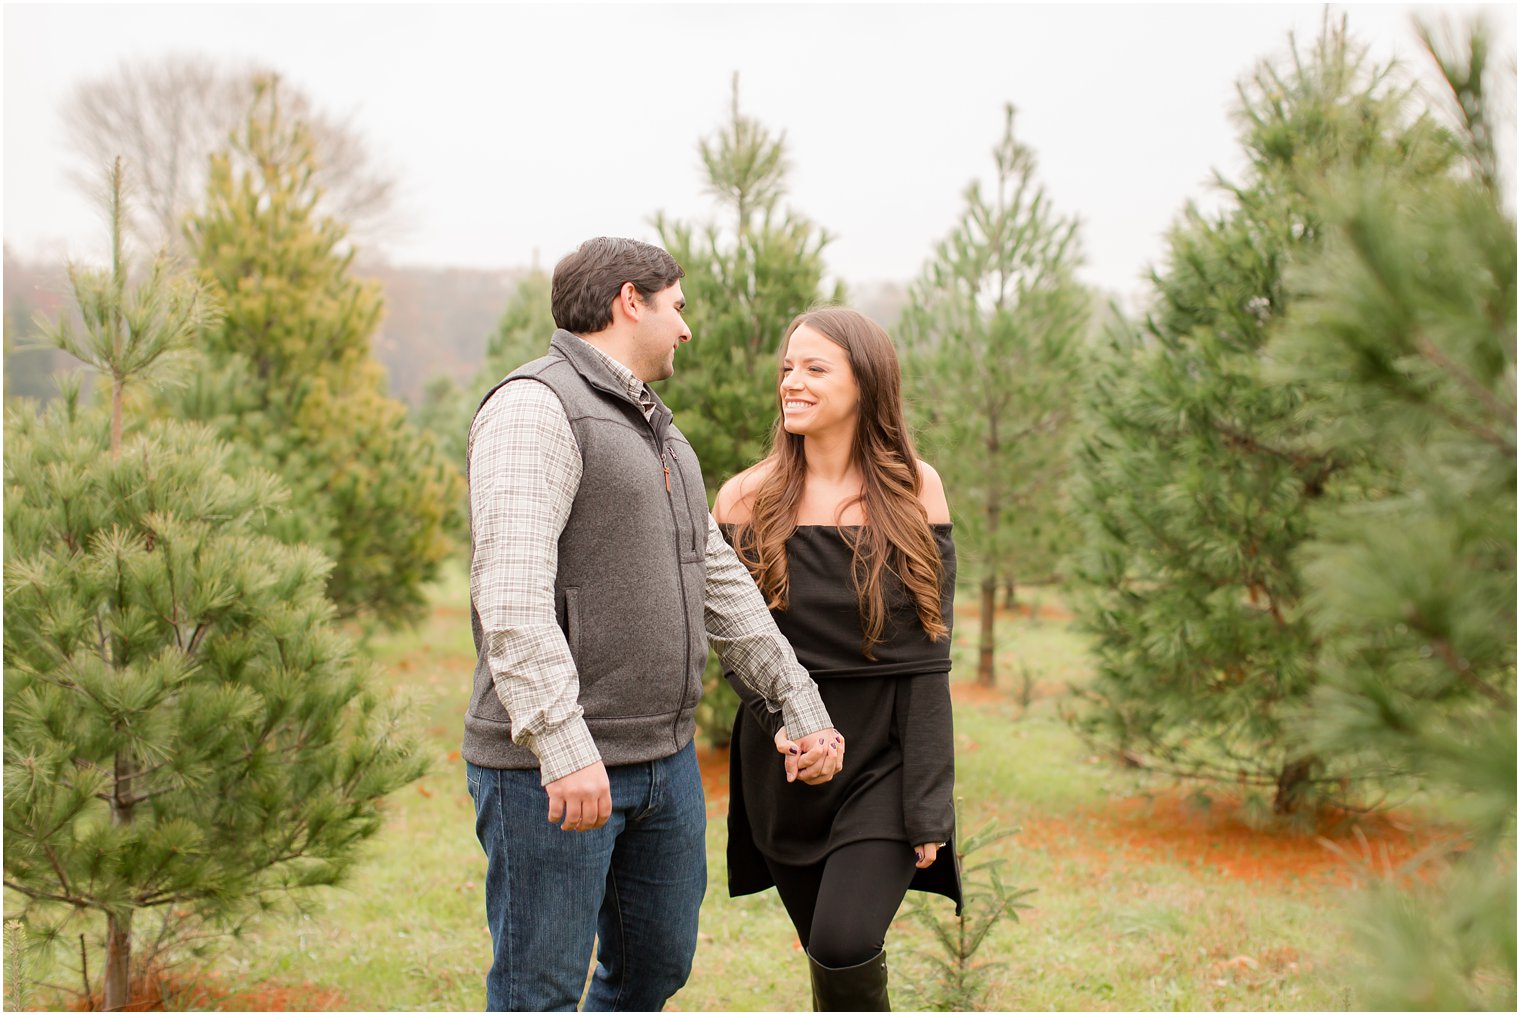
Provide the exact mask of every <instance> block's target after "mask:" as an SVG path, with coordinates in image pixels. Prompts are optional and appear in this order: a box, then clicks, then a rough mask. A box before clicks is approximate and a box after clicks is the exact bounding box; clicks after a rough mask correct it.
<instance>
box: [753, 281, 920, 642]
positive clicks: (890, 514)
mask: <svg viewBox="0 0 1520 1015" xmlns="http://www.w3.org/2000/svg"><path fill="white" fill-rule="evenodd" d="M804 324H806V325H807V326H808V327H810V328H812V329H813V330H814V331H816V332H818V333H819V334H820V335H823V336H824V337H825V338H827V339H829V341H831V342H833V343H834V344H835V345H838V346H840V347H841V348H842V349H844V351H845V355H847V356H848V357H849V360H850V369H851V370H852V371H853V372H854V374H855V381H856V383H857V384H858V385H859V386H860V403H859V416H858V423H857V426H856V430H855V444H854V452H853V454H854V458H855V465H856V466H857V467H858V468H859V470H860V474H861V475H862V476H863V477H864V484H863V487H864V488H863V490H862V492H861V494H860V495H859V496H858V497H855V498H854V499H852V500H850V501H847V502H845V503H844V504H841V505H840V507H839V513H838V514H836V515H835V522H836V524H837V522H838V520H839V518H841V517H842V516H843V514H844V511H845V509H846V508H847V507H849V506H850V505H851V504H855V503H860V504H861V505H862V507H863V508H864V509H865V516H866V523H867V524H865V525H862V526H860V527H859V528H858V529H856V530H854V532H853V533H852V532H851V530H850V529H848V528H843V527H842V528H841V529H840V532H841V534H842V535H843V536H844V538H845V540H846V542H847V543H849V545H850V549H851V551H852V553H853V556H854V561H853V565H852V567H851V574H850V578H851V581H852V583H853V584H854V587H855V595H856V597H857V599H858V600H859V602H860V619H861V627H862V630H863V633H864V642H863V644H862V645H861V651H862V652H863V653H864V654H865V656H866V658H867V659H875V658H876V656H875V655H874V654H873V652H872V650H873V649H874V648H875V646H876V645H877V644H878V643H879V642H880V641H881V640H882V633H883V631H884V629H885V627H886V620H887V610H888V607H887V603H886V596H885V595H884V594H883V591H882V577H883V574H884V573H886V572H889V571H890V572H891V573H893V574H895V575H897V577H898V578H899V579H900V580H901V581H902V583H903V585H904V586H905V587H906V588H907V590H908V593H909V594H910V595H911V596H912V597H913V602H914V605H915V606H916V608H917V611H918V620H919V623H920V624H922V625H923V628H924V632H925V633H926V634H928V636H929V638H930V640H931V641H939V640H940V639H941V638H944V637H946V636H947V635H948V634H949V628H947V627H946V626H945V621H944V617H943V615H942V613H941V610H940V582H941V580H942V578H943V574H942V567H941V563H940V557H939V548H938V546H936V545H935V542H934V533H933V531H932V530H931V529H930V528H929V515H928V513H927V512H926V511H925V510H924V506H923V504H922V502H920V500H919V489H920V487H921V486H922V480H921V479H920V477H919V473H918V457H917V455H916V454H915V453H914V450H913V440H912V438H911V437H910V436H909V435H908V428H907V426H906V425H905V424H904V423H903V409H902V371H901V368H900V367H899V366H898V362H897V350H896V349H894V348H893V347H892V340H891V339H890V338H889V337H887V333H886V332H885V331H884V330H882V327H881V325H879V324H877V323H876V322H875V321H873V320H871V319H870V318H869V317H866V316H865V315H864V314H861V313H858V312H856V311H854V310H846V309H844V308H842V307H826V308H822V309H817V310H810V311H808V312H806V313H803V314H799V315H798V316H797V317H796V318H795V319H794V320H793V321H792V323H791V324H790V325H788V326H787V329H786V337H785V338H784V339H783V340H782V342H781V357H780V358H781V359H782V360H785V359H786V351H787V346H788V344H789V343H790V342H791V338H792V333H793V332H795V331H796V330H797V329H798V328H799V327H800V326H802V325H804ZM776 405H777V410H778V412H779V410H780V408H781V392H780V386H779V384H778V386H777V392H776ZM803 447H804V444H803V438H802V437H801V436H799V435H797V434H792V433H788V432H787V431H786V427H785V426H784V425H783V417H782V416H780V415H778V416H777V418H776V426H775V429H774V430H773V431H772V432H771V452H770V456H769V460H770V461H771V462H772V463H774V467H773V468H771V469H770V470H769V471H768V472H767V474H766V476H765V479H764V480H763V481H762V482H761V484H760V486H759V488H758V489H757V490H756V491H755V496H754V500H753V502H752V507H751V509H750V519H749V522H748V523H747V524H745V525H742V526H740V527H739V528H738V531H737V533H736V538H735V540H734V548H735V550H736V551H737V552H738V555H739V559H740V560H742V561H743V562H744V564H745V566H746V567H748V568H749V570H750V573H751V574H753V575H754V576H755V581H756V583H757V584H758V585H759V586H760V591H761V593H763V594H764V596H765V598H766V602H767V605H768V606H769V607H770V608H771V609H773V610H784V609H786V604H787V594H788V590H789V587H790V582H789V576H788V574H787V567H786V541H787V540H788V539H790V538H791V536H792V533H793V532H795V531H796V529H797V507H798V505H799V504H800V503H801V502H802V488H803V483H804V481H805V480H806V478H807V459H806V456H805V454H804V451H803Z"/></svg>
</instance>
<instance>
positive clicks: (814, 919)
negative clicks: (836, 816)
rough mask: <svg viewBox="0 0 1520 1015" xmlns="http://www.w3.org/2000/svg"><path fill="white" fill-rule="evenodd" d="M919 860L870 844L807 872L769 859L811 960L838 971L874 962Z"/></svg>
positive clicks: (884, 843)
mask: <svg viewBox="0 0 1520 1015" xmlns="http://www.w3.org/2000/svg"><path fill="white" fill-rule="evenodd" d="M916 859H917V858H916V857H915V856H914V855H913V849H912V848H911V847H910V846H908V844H907V843H904V842H891V841H888V840H886V839H867V840H865V841H864V842H852V843H850V844H849V845H847V846H840V847H839V848H838V849H836V850H834V852H832V853H830V854H829V855H828V856H826V857H824V858H823V860H821V861H819V862H818V863H814V864H808V865H807V866H805V867H794V866H791V865H790V864H783V863H777V862H776V861H775V860H772V859H770V858H769V857H766V859H765V864H766V866H767V867H769V868H770V871H771V877H773V878H774V879H775V880H776V890H777V891H779V892H780V893H781V903H782V905H784V906H786V912H787V915H788V916H790V917H791V918H792V925H793V926H795V927H796V928H797V936H798V937H799V938H800V939H801V940H802V947H804V948H806V949H807V950H808V954H809V955H811V956H812V957H813V958H814V959H816V960H817V961H818V962H820V963H821V964H823V965H825V966H832V967H834V968H836V969H838V968H842V967H844V966H856V965H859V964H860V963H862V962H865V961H866V960H867V959H870V958H873V957H874V956H875V955H876V954H877V953H878V952H880V951H881V949H882V947H883V946H884V944H885V943H886V939H887V928H888V927H889V926H891V924H892V918H893V917H894V916H896V915H897V907H898V906H900V905H902V900H903V896H904V895H906V894H908V883H909V882H911V881H912V880H913V874H914V870H915V868H914V866H913V863H914V861H915V860H916Z"/></svg>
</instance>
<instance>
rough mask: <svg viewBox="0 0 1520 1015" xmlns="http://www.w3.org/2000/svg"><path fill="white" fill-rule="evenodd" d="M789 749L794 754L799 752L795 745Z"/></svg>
mask: <svg viewBox="0 0 1520 1015" xmlns="http://www.w3.org/2000/svg"><path fill="white" fill-rule="evenodd" d="M787 750H788V751H789V752H791V753H792V754H796V753H797V748H795V747H788V748H787Z"/></svg>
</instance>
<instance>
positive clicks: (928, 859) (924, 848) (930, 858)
mask: <svg viewBox="0 0 1520 1015" xmlns="http://www.w3.org/2000/svg"><path fill="white" fill-rule="evenodd" d="M943 845H944V843H943V842H925V843H923V844H921V845H918V846H914V847H913V855H914V856H916V857H918V862H917V863H915V864H914V865H913V866H915V867H919V868H923V867H928V866H929V865H930V864H932V863H934V861H935V860H936V859H937V858H938V857H939V848H940V847H941V846H943Z"/></svg>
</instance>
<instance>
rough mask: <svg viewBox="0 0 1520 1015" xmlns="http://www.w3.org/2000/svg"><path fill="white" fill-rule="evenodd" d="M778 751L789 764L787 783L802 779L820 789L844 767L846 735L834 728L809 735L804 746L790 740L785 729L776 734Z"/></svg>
mask: <svg viewBox="0 0 1520 1015" xmlns="http://www.w3.org/2000/svg"><path fill="white" fill-rule="evenodd" d="M776 750H777V751H779V752H781V755H782V757H783V759H784V760H785V764H786V781H787V782H795V781H796V780H798V779H801V780H802V781H803V782H805V783H807V784H808V785H809V786H817V785H819V784H821V783H825V782H828V781H829V780H830V779H832V778H834V774H835V773H836V772H838V771H839V770H840V769H841V768H843V767H844V734H842V733H840V732H839V731H838V730H836V729H834V727H832V726H830V727H829V728H827V729H822V730H819V731H818V732H817V733H809V734H808V735H807V736H805V737H803V738H802V740H801V741H800V742H799V741H794V740H791V739H789V738H788V737H787V735H786V727H785V726H783V727H781V729H779V730H778V731H776Z"/></svg>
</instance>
